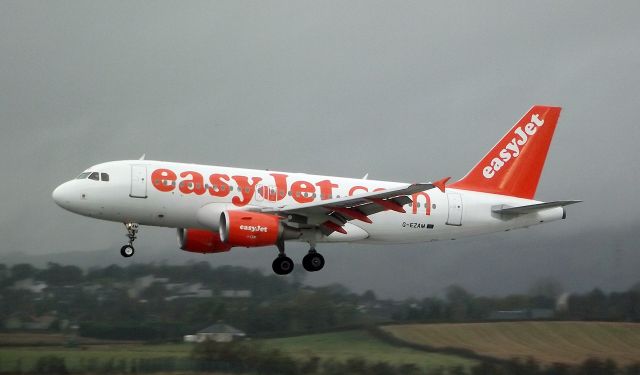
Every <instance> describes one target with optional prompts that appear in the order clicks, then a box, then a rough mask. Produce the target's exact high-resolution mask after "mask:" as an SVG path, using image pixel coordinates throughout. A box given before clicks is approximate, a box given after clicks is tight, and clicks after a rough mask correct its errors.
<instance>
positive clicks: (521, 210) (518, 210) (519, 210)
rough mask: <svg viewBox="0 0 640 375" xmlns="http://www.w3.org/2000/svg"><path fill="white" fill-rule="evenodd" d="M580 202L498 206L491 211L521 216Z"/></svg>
mask: <svg viewBox="0 0 640 375" xmlns="http://www.w3.org/2000/svg"><path fill="white" fill-rule="evenodd" d="M580 202H582V201H555V202H546V203H536V204H528V205H526V206H516V207H513V206H508V205H504V204H502V205H499V206H494V207H493V208H492V209H491V211H493V212H495V213H497V214H503V215H522V214H528V213H531V212H535V211H540V210H544V209H547V208H554V207H564V206H568V205H570V204H574V203H580Z"/></svg>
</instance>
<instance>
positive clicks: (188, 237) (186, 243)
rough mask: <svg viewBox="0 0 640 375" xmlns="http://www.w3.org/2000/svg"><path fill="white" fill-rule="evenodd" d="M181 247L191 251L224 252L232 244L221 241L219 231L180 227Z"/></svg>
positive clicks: (179, 240) (205, 252) (179, 242)
mask: <svg viewBox="0 0 640 375" xmlns="http://www.w3.org/2000/svg"><path fill="white" fill-rule="evenodd" d="M178 244H179V245H180V249H182V250H184V251H189V252H191V253H203V254H207V253H222V252H225V251H229V250H231V246H230V245H228V244H225V243H223V242H222V241H220V235H219V233H218V232H212V231H210V230H204V229H183V228H178Z"/></svg>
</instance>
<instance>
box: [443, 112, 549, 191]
mask: <svg viewBox="0 0 640 375" xmlns="http://www.w3.org/2000/svg"><path fill="white" fill-rule="evenodd" d="M560 109H561V108H560V107H549V106H541V105H536V106H534V107H532V108H531V109H530V110H529V111H528V112H527V113H526V114H525V115H524V117H522V118H521V119H520V121H518V122H517V123H516V124H515V125H514V127H513V128H512V129H511V130H510V131H509V132H508V133H507V134H506V135H505V136H504V137H503V138H502V139H501V140H500V141H499V142H498V144H496V145H495V146H494V147H493V149H491V151H489V153H488V154H487V155H486V156H485V157H484V158H482V160H480V162H479V163H478V164H477V165H476V166H475V167H473V169H472V170H471V171H470V172H469V173H467V175H466V176H464V177H463V178H462V179H461V180H460V181H458V182H456V183H454V184H451V185H449V186H448V187H451V188H456V189H464V190H473V191H480V192H485V193H492V194H502V195H510V196H514V197H520V198H527V199H533V197H534V195H535V193H536V189H537V187H538V181H539V180H540V175H541V174H542V168H543V167H544V161H545V159H546V158H547V152H548V151H549V145H550V144H551V138H553V133H554V131H555V129H556V124H557V123H558V117H559V116H560Z"/></svg>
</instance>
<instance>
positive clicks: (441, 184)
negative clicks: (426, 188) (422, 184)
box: [431, 177, 451, 193]
mask: <svg viewBox="0 0 640 375" xmlns="http://www.w3.org/2000/svg"><path fill="white" fill-rule="evenodd" d="M450 179H451V177H445V178H443V179H442V180H438V181H436V182H432V183H431V185H433V186H435V187H437V188H438V189H440V191H441V192H443V193H444V189H445V185H446V184H447V181H449V180H450Z"/></svg>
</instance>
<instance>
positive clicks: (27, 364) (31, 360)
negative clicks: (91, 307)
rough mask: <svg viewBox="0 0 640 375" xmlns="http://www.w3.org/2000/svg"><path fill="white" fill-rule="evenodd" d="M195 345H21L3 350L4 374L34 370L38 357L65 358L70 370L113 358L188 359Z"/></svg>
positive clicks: (0, 362)
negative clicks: (52, 356)
mask: <svg viewBox="0 0 640 375" xmlns="http://www.w3.org/2000/svg"><path fill="white" fill-rule="evenodd" d="M190 351H191V345H187V344H175V345H143V344H113V345H87V346H80V347H78V348H65V347H61V346H36V347H29V346H20V347H0V371H14V370H16V368H17V366H18V363H19V366H20V368H21V369H22V370H23V371H25V370H29V369H31V368H33V365H34V364H35V362H36V361H37V359H38V358H40V357H43V356H46V355H55V356H59V357H63V358H64V359H65V361H66V364H67V367H68V368H69V369H71V370H73V369H75V368H78V367H79V366H81V365H82V364H86V363H88V362H90V361H92V362H96V363H104V362H106V361H108V360H110V359H113V360H114V361H119V360H125V361H130V360H133V359H150V358H167V357H172V358H185V357H187V356H189V354H190Z"/></svg>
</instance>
